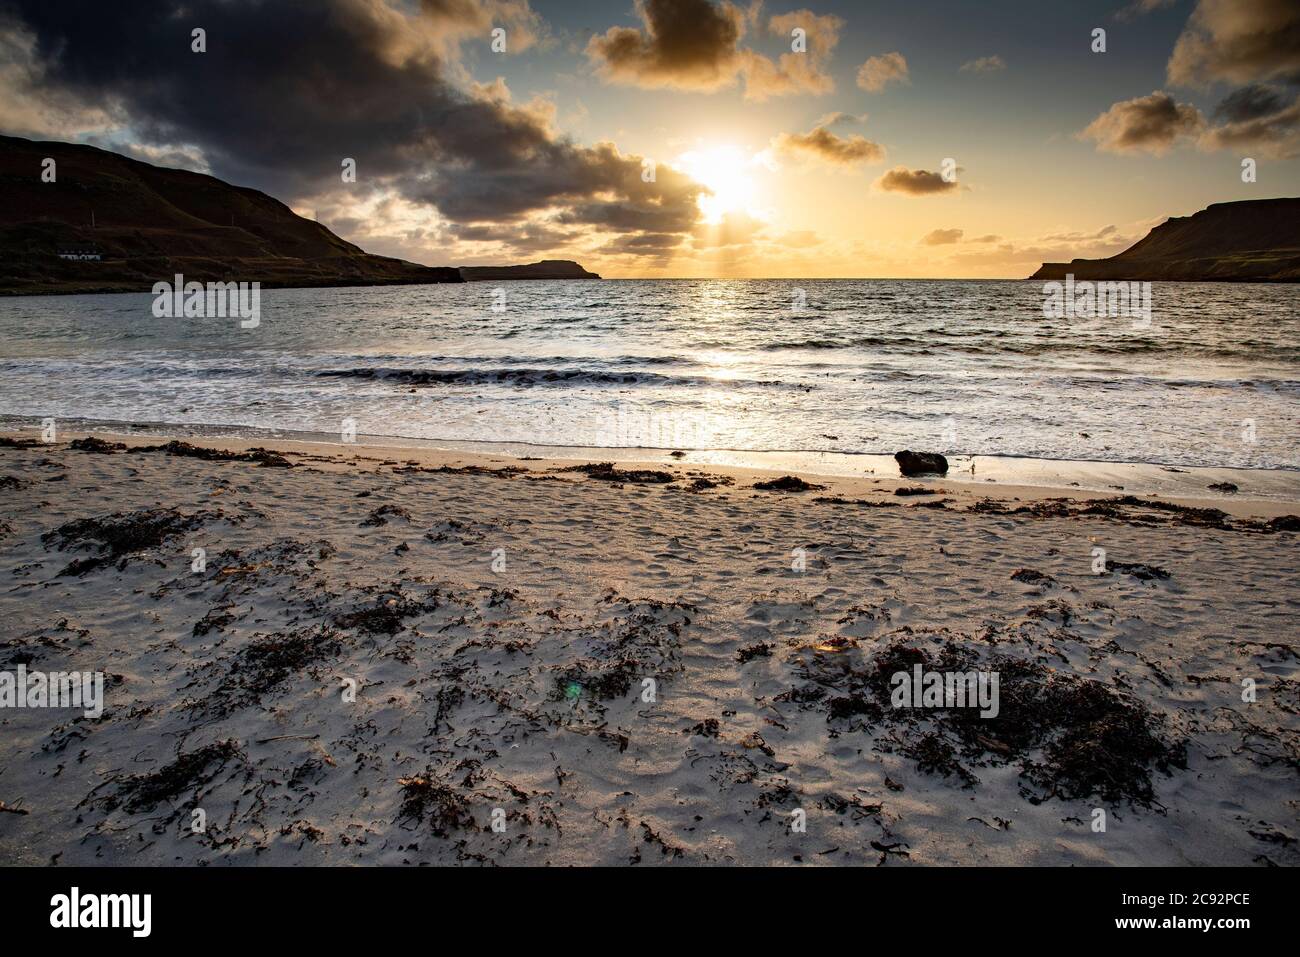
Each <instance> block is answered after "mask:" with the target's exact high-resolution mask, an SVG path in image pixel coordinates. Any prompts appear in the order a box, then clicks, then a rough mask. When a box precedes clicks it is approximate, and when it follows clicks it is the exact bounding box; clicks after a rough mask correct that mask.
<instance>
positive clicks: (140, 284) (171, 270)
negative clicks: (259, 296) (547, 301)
mask: <svg viewBox="0 0 1300 957" xmlns="http://www.w3.org/2000/svg"><path fill="white" fill-rule="evenodd" d="M47 157H49V158H52V159H53V160H54V161H55V164H56V166H55V172H56V178H55V181H54V182H52V183H47V182H43V181H42V179H41V172H42V168H43V167H42V163H43V161H44V160H45V158H47ZM92 218H93V225H92ZM77 249H80V250H84V251H85V252H88V253H90V254H91V255H99V256H100V257H101V258H100V259H99V260H91V261H70V260H67V259H61V258H59V255H58V253H59V252H60V250H63V251H65V252H68V251H74V250H77ZM176 273H181V274H183V275H184V276H185V278H186V280H187V281H188V280H197V281H200V282H207V281H210V280H237V281H241V282H253V281H258V282H261V283H262V285H264V286H268V287H274V286H281V287H283V286H356V285H387V284H415V283H431V282H462V281H463V280H462V278H461V276H460V273H459V271H457V270H456V269H454V268H449V267H431V266H421V265H418V264H416V263H411V262H406V261H405V260H401V259H392V258H389V257H386V256H373V255H371V254H369V253H367V252H365V251H363V250H362V249H361V248H360V247H358V246H355V245H353V244H352V243H349V242H346V241H344V240H342V239H340V238H339V237H338V236H336V235H334V234H333V233H332V232H330V231H329V230H328V229H326V228H325V227H324V226H322V225H321V224H320V223H317V222H313V221H311V220H309V219H304V218H303V217H301V216H299V215H297V214H296V213H294V212H293V210H291V209H289V207H288V206H286V205H285V204H284V203H281V202H280V201H279V200H277V199H274V198H273V197H271V196H268V195H267V194H266V193H262V192H259V191H258V190H255V189H248V188H245V187H240V186H232V185H230V184H229V183H225V182H223V181H221V180H219V179H217V178H216V177H213V176H207V175H204V174H202V173H192V172H189V171H188V170H179V169H166V168H163V167H158V166H152V165H150V164H149V163H143V162H140V161H139V160H134V159H130V158H128V157H125V156H120V155H118V154H117V153H112V152H109V151H107V150H101V149H97V148H95V147H93V146H82V145H77V144H71V143H57V142H35V141H32V140H26V139H21V138H18V137H12V136H0V294H17V295H21V294H37V293H72V292H132V291H148V290H149V289H150V288H151V287H152V285H153V283H155V282H157V281H159V280H170V279H171V277H172V276H173V275H175V274H176Z"/></svg>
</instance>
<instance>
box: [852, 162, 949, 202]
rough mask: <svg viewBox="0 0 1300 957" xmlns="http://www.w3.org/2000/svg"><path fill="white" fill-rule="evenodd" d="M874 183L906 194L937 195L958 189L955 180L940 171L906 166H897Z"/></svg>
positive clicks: (880, 187)
mask: <svg viewBox="0 0 1300 957" xmlns="http://www.w3.org/2000/svg"><path fill="white" fill-rule="evenodd" d="M872 185H874V186H875V188H876V189H879V190H883V191H885V192H887V193H902V194H903V195H904V196H935V195H938V194H941V193H953V192H956V191H957V189H958V185H957V182H956V181H955V180H954V181H953V182H951V183H950V182H948V181H947V180H945V179H944V178H943V176H942V175H941V174H939V173H931V172H929V171H928V170H923V169H908V168H907V167H906V166H895V167H894V168H893V169H891V170H890V171H889V172H887V173H885V174H884V175H883V176H881V177H880V178H879V179H878V180H876V181H875V183H874V184H872Z"/></svg>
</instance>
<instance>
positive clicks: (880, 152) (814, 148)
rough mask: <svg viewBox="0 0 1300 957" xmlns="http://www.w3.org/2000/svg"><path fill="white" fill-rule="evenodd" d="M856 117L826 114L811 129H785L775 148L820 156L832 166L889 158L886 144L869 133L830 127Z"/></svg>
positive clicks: (794, 153) (773, 145)
mask: <svg viewBox="0 0 1300 957" xmlns="http://www.w3.org/2000/svg"><path fill="white" fill-rule="evenodd" d="M849 119H853V117H849V116H848V115H847V114H844V113H832V114H830V115H829V116H825V117H822V119H821V120H819V121H818V123H817V125H816V126H814V127H813V128H812V129H811V130H809V131H808V132H807V133H781V134H779V135H778V136H777V137H775V138H774V139H773V140H772V149H773V151H774V152H776V153H780V154H784V155H786V156H799V157H804V158H808V159H814V160H819V161H821V162H823V163H827V164H829V165H831V166H857V165H861V164H865V163H879V162H882V161H883V160H884V158H885V148H884V147H883V146H881V145H880V144H879V143H873V142H872V141H871V140H869V139H867V138H866V137H865V136H860V135H858V134H856V133H855V134H852V135H850V136H840V135H839V134H837V133H832V132H831V130H830V127H831V126H832V125H834V124H836V123H839V122H843V121H845V120H849Z"/></svg>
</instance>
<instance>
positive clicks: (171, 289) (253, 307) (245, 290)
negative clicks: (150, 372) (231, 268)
mask: <svg viewBox="0 0 1300 957" xmlns="http://www.w3.org/2000/svg"><path fill="white" fill-rule="evenodd" d="M153 296H154V299H153V314H154V315H155V316H156V317H158V318H159V319H181V318H185V319H226V318H231V319H239V320H240V322H239V327H240V328H241V329H256V328H257V327H258V325H260V324H261V322H262V284H261V283H260V282H209V283H207V284H206V285H205V284H203V283H201V282H186V281H185V277H184V276H183V275H181V274H180V273H177V274H176V281H175V282H174V283H170V282H167V281H165V280H164V281H162V282H156V283H154V284H153Z"/></svg>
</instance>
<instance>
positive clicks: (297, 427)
mask: <svg viewBox="0 0 1300 957" xmlns="http://www.w3.org/2000/svg"><path fill="white" fill-rule="evenodd" d="M1150 296H1151V298H1150V304H1151V308H1150V313H1149V315H1147V316H1145V317H1141V316H1129V315H1110V314H1109V313H1107V314H1106V315H1071V316H1069V317H1067V318H1053V317H1050V316H1049V315H1046V314H1045V309H1044V305H1045V301H1046V298H1047V294H1046V293H1045V289H1044V285H1043V284H1042V283H1040V282H1031V281H948V280H716V279H713V280H602V281H596V280H587V281H573V282H567V281H520V282H506V283H492V282H473V283H465V284H455V285H428V286H389V287H349V288H330V289H288V290H276V289H267V290H263V291H262V292H261V296H260V315H259V316H258V318H257V320H256V322H255V323H250V322H241V321H240V320H239V319H238V318H220V317H211V318H199V317H189V318H183V317H182V318H175V317H172V318H168V317H160V316H157V315H155V310H154V308H153V306H154V297H153V296H152V295H151V294H149V293H142V294H116V295H113V294H105V295H75V296H43V297H9V298H0V423H5V424H7V425H8V426H9V427H14V426H17V425H21V426H31V425H33V424H34V423H38V422H40V421H42V420H44V419H48V418H53V419H55V420H56V421H58V422H62V423H65V424H66V425H67V426H68V427H77V426H80V427H82V428H92V429H93V428H97V427H103V428H106V427H108V426H121V425H126V426H131V427H141V428H145V427H148V428H154V429H165V428H166V427H171V428H173V429H176V428H177V427H184V428H185V429H186V430H189V431H197V432H201V433H205V434H214V433H215V434H230V435H241V434H258V435H262V434H272V435H293V434H300V433H301V434H314V435H318V436H325V437H329V436H335V437H339V438H340V439H342V440H344V441H347V440H349V437H350V436H353V435H355V436H358V437H361V438H363V439H364V438H367V437H369V438H371V439H374V438H378V439H382V440H385V441H389V442H392V443H395V444H401V442H403V441H411V442H419V443H422V444H430V443H431V444H439V443H443V444H447V445H449V447H453V448H474V447H482V448H509V449H512V450H515V451H520V450H522V451H524V452H528V451H529V450H533V454H539V455H540V454H544V453H545V454H552V455H553V454H557V451H558V453H559V454H563V451H564V450H576V449H583V450H591V449H597V450H599V449H610V450H628V449H650V450H659V451H661V452H666V451H671V450H677V451H687V452H689V451H691V450H714V451H719V450H725V451H728V452H730V453H732V455H733V459H734V460H736V461H744V459H745V456H746V455H750V456H751V457H752V458H754V459H755V460H758V459H761V458H762V456H764V455H772V454H776V453H786V454H805V455H809V454H810V455H815V456H822V457H827V456H829V457H832V458H833V459H834V460H835V461H836V462H840V463H842V462H845V461H849V462H851V461H852V459H851V458H845V457H851V456H879V455H891V454H892V453H893V452H895V451H897V450H899V449H904V448H910V449H916V450H926V451H938V452H944V453H946V454H948V455H950V456H985V457H993V458H995V459H997V458H1006V459H1011V458H1020V459H1039V460H1070V461H1084V462H1102V463H1123V462H1141V463H1152V464H1160V465H1165V466H1171V467H1175V468H1177V467H1184V468H1186V467H1224V468H1252V469H1279V470H1298V469H1300V443H1298V442H1297V439H1298V438H1300V286H1296V285H1282V284H1242V283H1155V284H1153V286H1152V288H1151V290H1150ZM1047 312H1051V310H1050V309H1049V310H1047Z"/></svg>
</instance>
